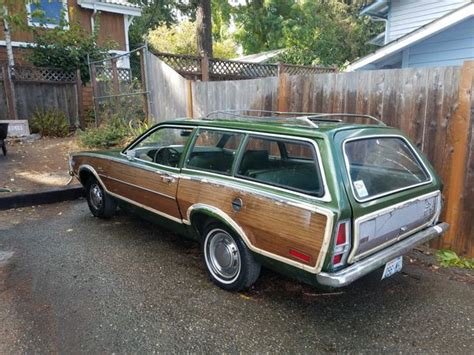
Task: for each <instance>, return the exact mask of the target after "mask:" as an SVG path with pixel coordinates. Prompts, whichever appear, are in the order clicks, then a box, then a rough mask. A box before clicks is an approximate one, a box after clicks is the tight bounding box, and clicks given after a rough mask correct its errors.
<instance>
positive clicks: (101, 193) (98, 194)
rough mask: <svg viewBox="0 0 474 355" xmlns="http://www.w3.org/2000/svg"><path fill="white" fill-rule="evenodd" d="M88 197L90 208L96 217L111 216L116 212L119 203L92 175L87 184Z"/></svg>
mask: <svg viewBox="0 0 474 355" xmlns="http://www.w3.org/2000/svg"><path fill="white" fill-rule="evenodd" d="M86 198H87V204H88V205H89V209H90V210H91V212H92V214H93V215H94V216H95V217H99V218H110V217H112V216H113V215H114V214H115V211H116V209H117V203H116V201H115V200H114V198H113V197H112V196H110V195H108V194H107V193H106V192H105V190H104V188H103V187H102V186H101V185H100V183H99V182H98V181H97V179H96V178H94V177H91V178H90V179H89V180H88V181H87V184H86Z"/></svg>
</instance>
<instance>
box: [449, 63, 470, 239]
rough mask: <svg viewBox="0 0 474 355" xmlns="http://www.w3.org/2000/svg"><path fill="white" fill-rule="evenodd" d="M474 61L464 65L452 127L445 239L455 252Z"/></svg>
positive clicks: (460, 212) (464, 168)
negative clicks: (448, 225)
mask: <svg viewBox="0 0 474 355" xmlns="http://www.w3.org/2000/svg"><path fill="white" fill-rule="evenodd" d="M473 89H474V61H466V62H464V64H463V66H462V68H461V73H460V82H459V98H458V106H457V108H456V110H455V111H454V113H453V118H452V121H451V123H450V124H449V127H448V134H447V142H446V146H447V148H448V149H449V150H451V152H452V153H451V156H450V158H449V168H448V174H447V180H448V181H449V184H448V189H447V191H445V196H446V207H445V210H446V222H448V223H449V224H450V228H449V230H448V232H447V233H446V235H445V236H444V238H443V241H442V243H443V246H445V247H447V248H452V247H453V246H454V245H455V241H456V238H457V237H458V230H459V227H460V226H459V221H460V215H461V214H462V202H463V198H464V196H463V192H464V180H465V174H466V158H467V154H468V152H467V151H468V146H469V145H468V139H469V124H470V119H471V112H472V110H473V109H474V107H473V104H474V103H473V100H474V92H473Z"/></svg>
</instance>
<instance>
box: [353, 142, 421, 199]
mask: <svg viewBox="0 0 474 355" xmlns="http://www.w3.org/2000/svg"><path fill="white" fill-rule="evenodd" d="M344 153H345V155H346V164H347V165H348V166H347V168H348V171H349V176H350V179H351V184H352V190H353V191H354V194H355V197H356V198H357V199H358V200H359V201H360V200H363V201H365V200H369V199H371V198H374V197H376V196H379V195H386V194H388V193H391V192H395V191H399V190H404V189H406V188H409V187H414V186H417V185H420V184H423V183H425V182H427V181H429V180H430V177H429V175H428V173H427V172H426V170H425V169H424V167H423V166H422V164H421V162H420V161H419V160H418V158H417V157H416V156H415V154H414V152H413V150H412V148H411V147H410V146H409V145H408V144H407V143H406V141H405V140H404V139H402V138H398V137H377V138H363V139H358V140H352V141H348V142H346V143H345V145H344Z"/></svg>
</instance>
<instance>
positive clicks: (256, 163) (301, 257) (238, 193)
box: [178, 130, 333, 272]
mask: <svg viewBox="0 0 474 355" xmlns="http://www.w3.org/2000/svg"><path fill="white" fill-rule="evenodd" d="M216 134H219V133H216V132H213V131H212V130H209V131H206V130H201V131H200V132H199V135H196V136H197V137H198V139H196V142H195V144H194V145H193V146H192V147H191V148H190V149H189V154H188V158H187V160H186V164H185V167H184V169H183V174H185V175H186V178H185V179H183V180H182V181H181V182H180V186H179V191H178V202H179V204H180V208H181V211H182V213H183V215H184V214H186V216H183V218H189V219H192V216H191V214H192V213H194V211H195V210H199V208H207V209H208V210H211V211H214V212H213V213H215V214H216V215H219V216H223V217H224V219H228V220H229V221H230V220H231V221H233V222H235V223H236V224H237V226H238V228H239V229H241V230H242V232H243V234H244V235H245V236H246V238H247V239H248V240H245V242H246V244H247V246H248V247H249V248H250V249H252V250H253V251H256V252H257V253H260V254H263V255H266V256H270V257H272V258H275V259H278V260H281V261H283V262H285V263H288V264H291V265H294V266H297V267H300V268H304V269H307V270H311V271H313V272H316V271H319V270H320V269H321V267H322V263H323V261H324V257H325V255H326V251H327V247H328V243H329V237H330V233H331V229H332V220H333V213H332V211H330V210H329V209H326V208H324V207H322V206H325V205H326V202H327V201H329V199H330V196H329V192H328V189H327V186H326V185H327V184H326V182H325V178H324V173H323V172H322V170H321V166H320V165H319V161H320V158H319V157H317V151H316V150H315V148H316V146H315V145H314V144H313V143H311V142H310V141H301V140H294V139H291V140H287V139H286V138H271V137H267V136H262V135H250V136H249V137H247V139H245V140H243V143H242V145H243V149H241V151H242V153H241V154H240V157H237V158H236V159H234V156H235V155H236V154H232V152H233V150H232V149H229V150H228V151H227V152H225V153H227V154H226V157H227V159H225V160H223V159H220V158H219V157H220V156H221V155H222V154H223V153H222V152H220V153H219V149H216V147H215V145H214V144H213V142H214V141H216V140H215V139H212V138H211V139H210V137H213V136H215V135H216ZM220 134H221V136H223V137H225V136H227V137H228V139H227V141H228V142H231V139H230V138H233V141H235V142H239V143H240V141H241V140H242V138H243V137H242V136H243V135H242V134H239V133H231V132H221V133H220ZM239 145H240V144H239ZM218 146H219V145H217V148H218ZM237 146H238V145H237V144H234V148H235V149H236V147H237ZM224 149H225V146H224ZM220 150H222V148H220ZM234 152H235V151H234ZM224 162H225V164H224ZM231 165H233V166H234V167H235V168H234V169H233V171H231V169H229V167H230V166H231ZM291 196H294V198H293V197H291ZM299 200H302V201H301V202H297V201H299ZM303 201H304V202H303ZM320 206H321V207H320ZM229 223H230V222H229Z"/></svg>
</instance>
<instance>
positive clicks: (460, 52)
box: [403, 18, 474, 67]
mask: <svg viewBox="0 0 474 355" xmlns="http://www.w3.org/2000/svg"><path fill="white" fill-rule="evenodd" d="M407 51H408V56H407V58H406V59H407V62H405V63H404V64H403V66H406V67H427V66H448V65H461V64H462V63H463V61H465V60H468V59H474V18H470V19H468V20H465V21H463V22H461V23H459V24H457V25H455V26H453V27H451V28H449V29H447V30H445V31H443V32H441V33H439V34H436V35H434V36H432V37H430V38H428V39H426V40H424V41H422V42H420V43H418V44H415V45H413V46H411V47H410V48H408V49H407Z"/></svg>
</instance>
